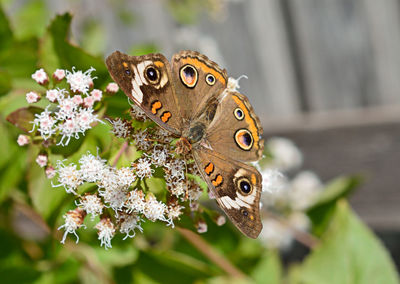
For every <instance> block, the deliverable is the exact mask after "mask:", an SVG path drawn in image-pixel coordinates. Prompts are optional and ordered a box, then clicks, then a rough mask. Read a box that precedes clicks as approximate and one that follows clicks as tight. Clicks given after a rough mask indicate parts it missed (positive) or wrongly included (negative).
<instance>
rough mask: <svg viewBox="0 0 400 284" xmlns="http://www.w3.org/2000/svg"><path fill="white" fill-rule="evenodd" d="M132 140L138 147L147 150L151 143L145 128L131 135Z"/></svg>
mask: <svg viewBox="0 0 400 284" xmlns="http://www.w3.org/2000/svg"><path fill="white" fill-rule="evenodd" d="M132 139H133V141H135V145H136V147H137V148H138V149H140V150H144V151H147V150H149V149H150V147H151V145H152V143H151V142H150V141H149V135H148V133H147V132H146V129H145V130H141V131H139V132H137V133H135V134H133V135H132Z"/></svg>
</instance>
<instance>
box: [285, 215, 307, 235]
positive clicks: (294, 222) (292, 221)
mask: <svg viewBox="0 0 400 284" xmlns="http://www.w3.org/2000/svg"><path fill="white" fill-rule="evenodd" d="M288 223H289V225H290V226H291V227H292V228H294V229H296V230H299V231H304V232H306V231H307V230H308V229H309V228H310V225H311V221H310V219H309V218H308V216H307V215H306V214H304V213H303V212H298V211H294V212H293V213H291V214H290V215H289V217H288Z"/></svg>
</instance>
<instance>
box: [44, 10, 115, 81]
mask: <svg viewBox="0 0 400 284" xmlns="http://www.w3.org/2000/svg"><path fill="white" fill-rule="evenodd" d="M71 19H72V16H71V15H70V14H69V13H66V14H63V15H58V16H56V18H55V19H54V20H53V21H52V23H51V24H50V26H49V32H50V34H51V36H52V38H53V48H54V52H55V54H56V55H57V57H58V58H59V62H60V67H61V68H64V69H68V70H71V69H72V67H76V68H77V69H78V70H83V71H85V70H87V69H89V68H90V67H93V68H95V69H96V77H97V80H96V82H95V83H96V84H98V85H104V84H105V83H106V82H107V81H110V76H109V74H108V71H107V68H106V66H105V64H104V61H103V59H102V58H100V57H95V56H92V55H90V54H88V53H87V52H85V51H84V50H83V49H81V48H79V47H76V46H74V45H72V44H71V43H70V42H69V41H68V35H69V30H70V24H71Z"/></svg>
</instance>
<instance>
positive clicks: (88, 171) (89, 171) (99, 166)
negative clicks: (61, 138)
mask: <svg viewBox="0 0 400 284" xmlns="http://www.w3.org/2000/svg"><path fill="white" fill-rule="evenodd" d="M105 162H106V160H102V159H100V157H99V156H97V157H95V156H94V155H92V154H90V152H88V153H87V154H86V155H83V156H82V157H81V158H80V159H79V164H80V169H81V170H80V171H81V176H82V178H83V179H84V180H85V181H87V182H95V181H98V180H100V179H101V178H102V176H103V172H104V170H105V167H106V164H105Z"/></svg>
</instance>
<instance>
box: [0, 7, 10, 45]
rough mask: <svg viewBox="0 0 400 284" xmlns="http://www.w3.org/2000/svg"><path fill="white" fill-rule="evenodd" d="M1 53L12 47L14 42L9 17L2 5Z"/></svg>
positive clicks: (0, 22)
mask: <svg viewBox="0 0 400 284" xmlns="http://www.w3.org/2000/svg"><path fill="white" fill-rule="evenodd" d="M0 38H1V44H0V52H2V51H3V50H6V49H8V48H9V47H10V45H11V44H12V41H13V34H12V31H11V28H10V23H9V22H8V19H7V16H6V14H5V13H4V11H3V9H2V7H1V5H0Z"/></svg>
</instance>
